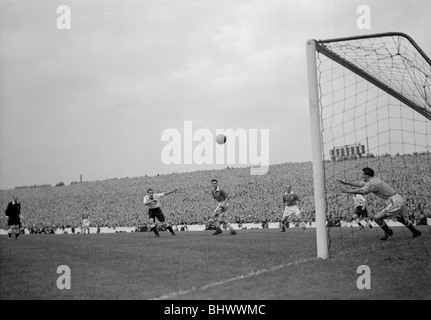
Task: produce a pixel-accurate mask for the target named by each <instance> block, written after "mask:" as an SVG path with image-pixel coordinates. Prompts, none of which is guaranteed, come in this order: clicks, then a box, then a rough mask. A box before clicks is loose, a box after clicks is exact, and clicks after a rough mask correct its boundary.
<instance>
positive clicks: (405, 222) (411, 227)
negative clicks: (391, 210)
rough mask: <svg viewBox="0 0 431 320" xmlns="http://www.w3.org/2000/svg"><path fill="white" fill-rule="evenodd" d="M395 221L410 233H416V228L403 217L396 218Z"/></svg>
mask: <svg viewBox="0 0 431 320" xmlns="http://www.w3.org/2000/svg"><path fill="white" fill-rule="evenodd" d="M397 220H398V222H400V223H402V224H403V225H405V226H406V227H407V228H408V229H409V230H410V231H411V232H413V233H415V232H416V231H417V230H416V228H415V227H414V226H413V224H412V223H411V221H409V220H407V219H406V218H404V217H397Z"/></svg>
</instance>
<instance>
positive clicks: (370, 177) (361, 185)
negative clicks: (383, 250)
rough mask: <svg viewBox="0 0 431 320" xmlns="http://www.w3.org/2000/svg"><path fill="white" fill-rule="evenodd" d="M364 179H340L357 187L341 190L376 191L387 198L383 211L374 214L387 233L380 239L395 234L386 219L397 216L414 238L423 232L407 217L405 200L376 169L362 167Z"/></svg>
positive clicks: (348, 191)
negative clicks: (378, 174)
mask: <svg viewBox="0 0 431 320" xmlns="http://www.w3.org/2000/svg"><path fill="white" fill-rule="evenodd" d="M362 172H363V174H362V180H363V181H357V182H346V181H343V180H338V182H340V183H341V184H344V185H349V186H352V187H355V188H354V189H348V188H345V187H341V188H340V191H341V192H343V193H349V194H362V195H365V194H369V193H374V194H375V195H376V196H378V197H379V198H382V199H384V200H386V208H385V209H383V210H382V211H381V212H379V213H377V214H375V215H374V217H373V219H374V221H375V222H376V223H377V224H378V225H379V227H380V228H382V229H383V231H384V232H385V234H384V235H383V237H381V238H380V240H387V239H388V238H389V237H390V236H392V235H393V234H394V232H393V231H392V229H390V228H389V227H388V225H387V224H386V222H385V220H384V219H388V218H396V219H397V221H398V222H400V223H402V224H403V225H405V226H406V227H407V228H408V229H409V230H410V231H411V232H412V234H413V235H412V238H416V237H418V236H420V235H421V234H422V232H420V231H419V230H417V229H416V228H415V227H414V226H413V224H412V223H411V222H410V221H409V220H408V219H407V218H406V217H405V216H406V215H407V208H406V206H405V200H404V199H403V198H402V197H401V196H400V195H399V194H398V193H397V192H396V191H395V190H394V189H392V188H391V187H390V186H389V185H388V184H387V183H386V182H384V181H383V180H381V179H380V178H377V177H375V176H374V170H373V169H371V168H368V167H367V168H363V169H362Z"/></svg>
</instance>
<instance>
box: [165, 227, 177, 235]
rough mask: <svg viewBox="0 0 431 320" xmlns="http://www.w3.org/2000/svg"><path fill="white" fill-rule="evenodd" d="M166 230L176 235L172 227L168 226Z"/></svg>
mask: <svg viewBox="0 0 431 320" xmlns="http://www.w3.org/2000/svg"><path fill="white" fill-rule="evenodd" d="M166 229H168V230H169V232H170V233H172V234H175V232H174V230H172V227H171V226H168V227H167V228H166Z"/></svg>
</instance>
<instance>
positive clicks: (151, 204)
mask: <svg viewBox="0 0 431 320" xmlns="http://www.w3.org/2000/svg"><path fill="white" fill-rule="evenodd" d="M176 191H177V189H175V190H172V191H169V192H165V193H157V194H155V193H154V191H153V189H148V190H147V195H146V196H145V197H144V205H145V206H146V207H148V218H149V222H150V231H153V232H154V234H155V235H156V237H160V234H159V232H158V231H157V220H158V221H159V222H160V223H161V224H162V225H163V226H164V227H165V228H166V229H168V230H169V232H170V233H172V235H173V236H174V235H175V232H174V230H173V229H172V227H171V225H170V224H169V223H167V222H166V221H165V216H164V214H163V212H162V209H161V202H160V198H161V197H164V196H166V195H168V194H171V193H174V192H176Z"/></svg>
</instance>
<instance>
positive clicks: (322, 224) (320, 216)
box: [306, 40, 328, 259]
mask: <svg viewBox="0 0 431 320" xmlns="http://www.w3.org/2000/svg"><path fill="white" fill-rule="evenodd" d="M306 50H307V73H308V97H309V106H310V124H311V128H310V129H311V130H310V133H311V157H312V160H313V187H314V204H315V219H316V239H317V257H318V258H322V259H327V258H328V240H327V235H326V205H325V177H324V167H323V158H322V154H323V153H322V136H321V126H320V109H319V108H320V106H319V92H318V85H317V66H316V42H315V41H314V40H308V41H307V47H306Z"/></svg>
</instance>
